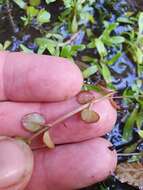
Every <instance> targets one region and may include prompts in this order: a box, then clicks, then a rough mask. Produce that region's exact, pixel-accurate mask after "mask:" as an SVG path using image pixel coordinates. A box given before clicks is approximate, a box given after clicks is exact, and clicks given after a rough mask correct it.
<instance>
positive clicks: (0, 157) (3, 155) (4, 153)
mask: <svg viewBox="0 0 143 190" xmlns="http://www.w3.org/2000/svg"><path fill="white" fill-rule="evenodd" d="M32 169H33V155H32V152H31V150H30V148H29V147H28V145H26V144H25V143H24V142H21V141H18V140H14V139H11V138H8V137H0V189H4V190H5V189H7V187H8V189H14V187H18V186H21V187H24V186H25V185H26V184H25V183H27V181H28V180H29V179H30V176H31V174H32ZM27 178H28V179H27ZM9 187H11V188H9ZM17 189H20V188H17ZM21 189H22V188H21Z"/></svg>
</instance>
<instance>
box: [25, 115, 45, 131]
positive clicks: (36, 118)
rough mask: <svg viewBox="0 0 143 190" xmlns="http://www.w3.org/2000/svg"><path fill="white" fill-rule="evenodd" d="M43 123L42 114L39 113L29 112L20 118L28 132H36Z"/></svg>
mask: <svg viewBox="0 0 143 190" xmlns="http://www.w3.org/2000/svg"><path fill="white" fill-rule="evenodd" d="M45 123H46V120H45V118H44V116H43V115H41V114H39V113H30V114H27V115H25V116H24V117H23V118H22V125H23V126H24V128H25V129H27V130H28V131H30V132H37V131H38V130H40V129H41V128H42V125H44V124H45Z"/></svg>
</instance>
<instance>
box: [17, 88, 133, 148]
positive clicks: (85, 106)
mask: <svg viewBox="0 0 143 190" xmlns="http://www.w3.org/2000/svg"><path fill="white" fill-rule="evenodd" d="M115 93H116V91H106V93H105V91H104V95H103V94H102V96H100V97H99V98H95V96H94V95H93V94H92V93H91V92H90V91H82V92H80V93H79V94H78V95H77V101H78V103H79V104H80V106H79V107H77V108H76V109H74V110H72V111H70V112H69V113H66V114H64V115H63V116H61V117H59V118H58V119H56V120H55V121H53V122H51V123H46V119H45V117H44V116H43V115H42V114H40V113H29V114H26V115H24V117H23V118H22V120H21V122H22V125H23V127H24V128H25V129H26V130H28V131H30V132H33V133H34V134H33V135H32V136H31V137H30V138H28V139H26V142H28V144H31V143H32V142H33V141H34V140H35V139H36V138H37V137H39V136H40V135H42V134H43V142H44V144H45V145H46V146H47V147H48V148H54V147H55V145H54V143H53V141H52V139H51V137H50V134H49V129H51V128H52V127H55V126H56V125H57V124H59V123H61V122H63V121H64V120H66V119H68V118H70V117H71V116H73V115H75V114H77V113H80V116H81V119H82V120H83V121H84V122H85V123H96V122H98V121H99V119H100V115H99V114H98V113H97V112H96V111H94V110H92V105H93V104H96V103H98V102H100V101H102V100H104V99H109V101H110V103H111V105H112V106H113V107H114V108H115V109H120V107H119V106H118V105H117V104H116V102H115V101H114V100H115V99H121V98H127V99H130V98H131V99H132V96H118V95H116V96H114V95H115ZM45 145H44V147H45Z"/></svg>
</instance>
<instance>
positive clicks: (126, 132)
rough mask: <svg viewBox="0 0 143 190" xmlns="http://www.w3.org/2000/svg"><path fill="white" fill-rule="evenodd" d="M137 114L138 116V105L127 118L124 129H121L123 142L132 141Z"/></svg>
mask: <svg viewBox="0 0 143 190" xmlns="http://www.w3.org/2000/svg"><path fill="white" fill-rule="evenodd" d="M137 114H138V105H137V106H136V108H135V109H134V110H133V111H132V113H131V114H130V115H129V117H128V118H127V121H126V123H125V126H124V129H123V140H125V141H127V142H128V141H129V140H131V139H132V134H133V126H134V124H135V122H136V116H137Z"/></svg>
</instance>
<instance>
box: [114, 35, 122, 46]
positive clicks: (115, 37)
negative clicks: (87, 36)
mask: <svg viewBox="0 0 143 190" xmlns="http://www.w3.org/2000/svg"><path fill="white" fill-rule="evenodd" d="M111 40H112V44H115V45H116V44H121V43H123V42H124V41H125V38H124V37H122V36H113V37H111Z"/></svg>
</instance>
